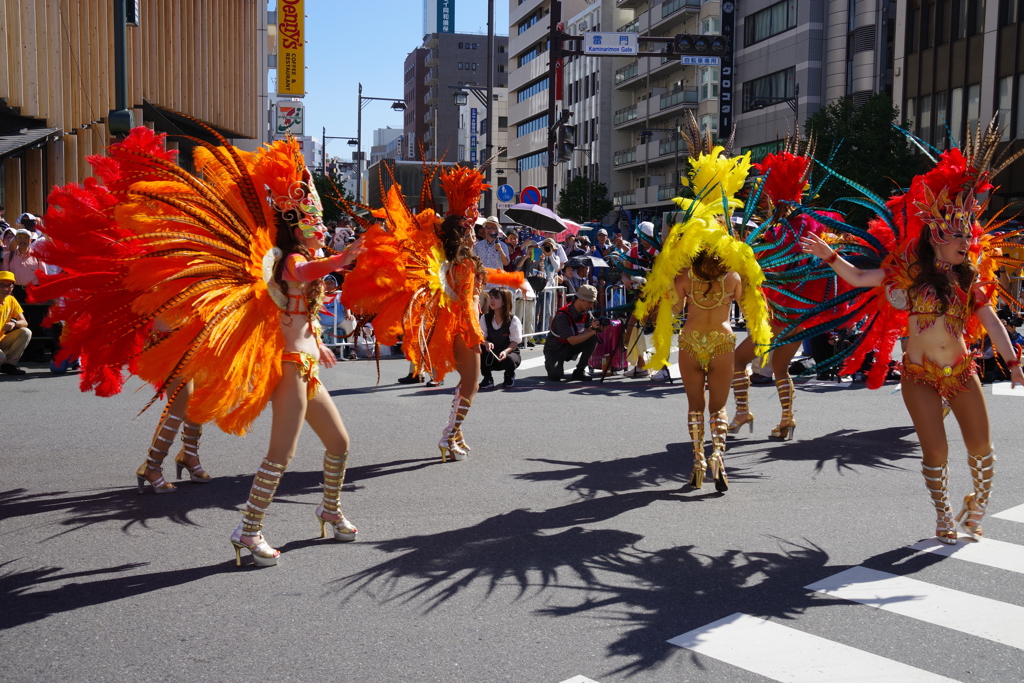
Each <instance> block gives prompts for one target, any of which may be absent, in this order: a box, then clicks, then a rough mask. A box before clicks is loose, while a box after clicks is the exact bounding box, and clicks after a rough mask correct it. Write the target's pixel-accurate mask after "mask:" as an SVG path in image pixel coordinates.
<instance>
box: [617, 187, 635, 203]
mask: <svg viewBox="0 0 1024 683" xmlns="http://www.w3.org/2000/svg"><path fill="white" fill-rule="evenodd" d="M612 203H613V204H615V205H616V206H632V205H633V204H636V190H624V191H622V192H616V193H615V194H614V195H612Z"/></svg>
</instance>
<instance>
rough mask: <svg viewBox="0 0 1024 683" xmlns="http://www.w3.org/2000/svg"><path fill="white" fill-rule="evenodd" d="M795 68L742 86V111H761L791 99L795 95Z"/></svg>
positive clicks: (777, 72) (792, 67)
mask: <svg viewBox="0 0 1024 683" xmlns="http://www.w3.org/2000/svg"><path fill="white" fill-rule="evenodd" d="M795 91H796V67H795V66H791V67H789V68H788V69H783V70H782V71H776V72H775V73H773V74H768V75H767V76H762V77H761V78H755V79H754V80H752V81H747V82H746V83H744V84H743V111H744V112H748V111H754V110H756V109H763V108H764V107H768V106H771V105H773V104H779V103H781V102H782V101H784V100H787V99H791V98H792V97H793V96H794V95H795V94H796V93H795Z"/></svg>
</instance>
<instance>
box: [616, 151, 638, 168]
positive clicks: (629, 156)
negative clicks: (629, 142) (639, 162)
mask: <svg viewBox="0 0 1024 683" xmlns="http://www.w3.org/2000/svg"><path fill="white" fill-rule="evenodd" d="M635 161H636V147H630V148H628V149H620V150H619V151H618V152H615V154H613V155H612V166H623V165H625V164H631V163H633V162H635Z"/></svg>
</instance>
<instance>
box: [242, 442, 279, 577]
mask: <svg viewBox="0 0 1024 683" xmlns="http://www.w3.org/2000/svg"><path fill="white" fill-rule="evenodd" d="M284 470H285V466H284V465H278V464H277V463H274V462H270V461H269V460H267V459H266V458H263V462H262V463H260V466H259V469H257V470H256V477H255V478H254V479H253V482H252V489H251V490H250V491H249V500H248V502H246V504H245V512H243V513H242V522H241V523H240V524H239V525H238V528H237V529H235V531H234V533H233V534H231V546H232V547H233V548H234V549H235V566H236V567H241V566H242V551H243V550H248V551H249V554H250V555H252V561H253V563H255V565H256V566H257V567H273V566H274V565H276V564H277V560H278V558H280V557H281V553H280V551H278V550H275V549H274V548H271V547H270V544H269V543H267V542H266V540H264V538H263V532H262V528H263V518H264V517H266V516H267V512H266V511H267V507H268V506H269V505H270V502H271V501H272V500H274V493H275V492H276V491H277V485H278V484H279V483H281V476H282V475H284ZM261 484H262V486H261ZM257 491H259V493H265V494H267V495H266V496H261V495H259V493H257ZM259 503H262V504H263V505H262V506H261V505H259Z"/></svg>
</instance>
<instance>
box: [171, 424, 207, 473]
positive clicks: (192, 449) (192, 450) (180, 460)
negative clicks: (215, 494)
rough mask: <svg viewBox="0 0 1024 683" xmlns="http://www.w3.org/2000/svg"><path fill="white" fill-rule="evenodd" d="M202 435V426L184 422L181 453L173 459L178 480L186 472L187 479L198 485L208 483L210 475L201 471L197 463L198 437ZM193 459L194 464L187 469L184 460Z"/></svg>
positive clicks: (199, 464)
mask: <svg viewBox="0 0 1024 683" xmlns="http://www.w3.org/2000/svg"><path fill="white" fill-rule="evenodd" d="M202 435H203V425H197V424H196V423H195V422H190V421H189V420H185V424H184V425H182V427H181V452H180V453H178V455H177V456H176V457H175V458H174V464H175V465H176V466H177V469H178V479H181V471H182V470H188V478H189V479H191V480H192V481H194V482H197V483H199V484H208V483H210V475H209V474H207V473H206V470H204V469H203V466H202V464H201V463H200V462H199V437H201V436H202ZM187 457H188V458H195V460H196V464H195V466H193V467H189V466H188V465H187V464H186V463H185V458H187Z"/></svg>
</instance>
